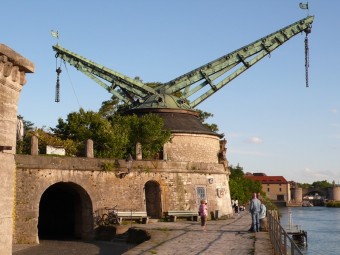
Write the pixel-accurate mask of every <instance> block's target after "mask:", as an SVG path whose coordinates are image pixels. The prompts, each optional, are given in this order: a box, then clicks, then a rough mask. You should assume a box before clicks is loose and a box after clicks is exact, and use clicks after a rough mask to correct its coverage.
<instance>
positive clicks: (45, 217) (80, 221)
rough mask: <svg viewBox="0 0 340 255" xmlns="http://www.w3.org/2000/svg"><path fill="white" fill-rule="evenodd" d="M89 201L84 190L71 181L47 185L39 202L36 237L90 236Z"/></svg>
mask: <svg viewBox="0 0 340 255" xmlns="http://www.w3.org/2000/svg"><path fill="white" fill-rule="evenodd" d="M92 232H93V220H92V203H91V199H90V197H89V195H88V194H87V192H86V191H85V190H84V189H83V188H82V187H81V186H79V185H77V184H75V183H71V182H59V183H56V184H54V185H52V186H50V187H49V188H48V189H46V191H45V192H44V193H43V195H42V196H41V200H40V205H39V220H38V234H39V239H91V238H92Z"/></svg>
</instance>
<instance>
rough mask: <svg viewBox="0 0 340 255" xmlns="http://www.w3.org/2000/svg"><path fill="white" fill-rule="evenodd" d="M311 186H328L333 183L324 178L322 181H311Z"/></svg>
mask: <svg viewBox="0 0 340 255" xmlns="http://www.w3.org/2000/svg"><path fill="white" fill-rule="evenodd" d="M312 186H313V187H314V188H321V189H322V188H330V187H332V186H333V185H332V184H331V183H329V182H328V181H326V180H324V181H316V182H313V183H312Z"/></svg>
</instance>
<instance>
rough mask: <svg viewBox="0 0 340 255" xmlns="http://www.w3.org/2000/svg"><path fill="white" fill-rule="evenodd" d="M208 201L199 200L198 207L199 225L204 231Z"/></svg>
mask: <svg viewBox="0 0 340 255" xmlns="http://www.w3.org/2000/svg"><path fill="white" fill-rule="evenodd" d="M207 204H208V202H207V200H205V199H202V200H201V204H200V207H199V209H198V212H199V215H200V216H201V227H202V230H203V231H206V224H207V218H208V206H207Z"/></svg>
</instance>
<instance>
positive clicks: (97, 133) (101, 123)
mask: <svg viewBox="0 0 340 255" xmlns="http://www.w3.org/2000/svg"><path fill="white" fill-rule="evenodd" d="M102 113H103V112H101V111H99V112H93V111H84V110H83V109H80V110H79V112H73V113H70V114H69V115H68V116H67V119H66V121H64V120H62V119H59V120H58V125H57V126H56V128H52V129H51V130H52V131H53V132H54V134H55V135H56V136H57V137H59V138H61V139H63V140H66V139H71V140H73V141H74V142H75V143H76V145H77V149H78V152H83V151H84V142H85V141H86V140H88V139H92V140H93V144H94V145H93V150H94V155H95V157H99V158H126V157H127V155H128V154H129V153H131V154H132V155H135V146H136V143H137V142H139V143H141V144H142V150H143V156H144V158H153V157H154V156H155V155H156V154H157V153H158V152H160V150H161V149H162V148H163V145H164V144H165V143H166V142H167V141H169V139H170V136H171V133H170V131H168V130H165V129H164V121H163V119H162V118H161V117H159V116H157V115H155V114H147V115H144V116H142V117H138V116H137V115H126V116H122V115H119V114H114V115H111V114H109V115H110V117H108V118H107V116H108V115H106V114H105V116H103V114H102ZM77 155H82V154H81V153H77Z"/></svg>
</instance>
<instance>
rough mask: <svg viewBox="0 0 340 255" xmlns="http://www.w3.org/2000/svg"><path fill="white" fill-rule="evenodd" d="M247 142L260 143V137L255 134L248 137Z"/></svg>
mask: <svg viewBox="0 0 340 255" xmlns="http://www.w3.org/2000/svg"><path fill="white" fill-rule="evenodd" d="M248 142H250V143H252V144H260V143H262V139H261V138H259V137H256V136H253V137H250V138H249V139H248Z"/></svg>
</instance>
